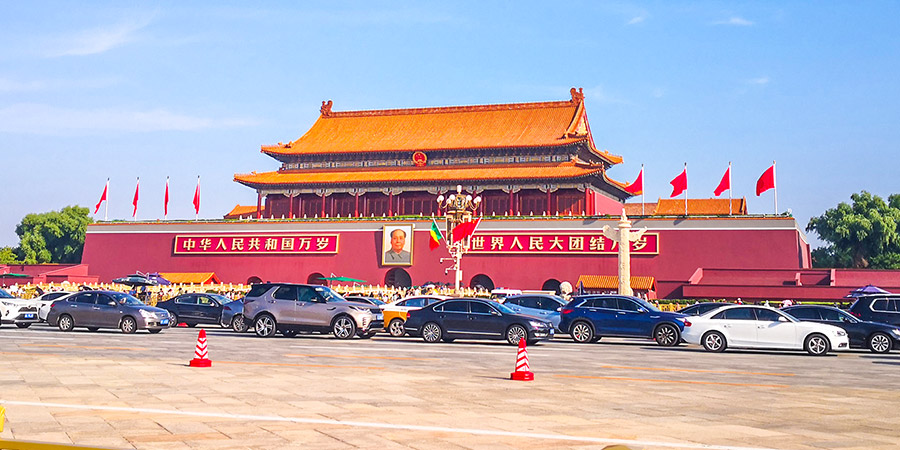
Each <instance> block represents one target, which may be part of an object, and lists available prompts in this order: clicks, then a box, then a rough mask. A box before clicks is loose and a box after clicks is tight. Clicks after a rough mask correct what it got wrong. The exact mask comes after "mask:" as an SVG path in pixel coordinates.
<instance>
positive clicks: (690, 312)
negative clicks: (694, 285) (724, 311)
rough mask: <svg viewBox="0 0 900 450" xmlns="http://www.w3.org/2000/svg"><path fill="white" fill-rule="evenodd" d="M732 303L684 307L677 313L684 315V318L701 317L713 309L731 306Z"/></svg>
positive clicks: (712, 303) (711, 303)
mask: <svg viewBox="0 0 900 450" xmlns="http://www.w3.org/2000/svg"><path fill="white" fill-rule="evenodd" d="M733 304H734V303H715V302H710V303H697V304H696V305H691V306H686V307H684V308H681V309H679V310H678V313H680V314H684V315H686V316H702V315H703V314H706V313H708V312H710V311H712V310H714V309H719V308H721V307H723V306H729V305H733Z"/></svg>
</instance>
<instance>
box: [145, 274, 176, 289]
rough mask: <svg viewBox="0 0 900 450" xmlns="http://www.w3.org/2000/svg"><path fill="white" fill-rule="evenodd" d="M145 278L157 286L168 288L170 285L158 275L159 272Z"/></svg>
mask: <svg viewBox="0 0 900 450" xmlns="http://www.w3.org/2000/svg"><path fill="white" fill-rule="evenodd" d="M147 278H149V279H150V280H153V281H155V282H156V284H159V285H161V286H168V285H170V284H172V283H171V282H170V281H169V280H167V279H165V278H163V277H162V275H160V274H159V272H153V273H148V274H147Z"/></svg>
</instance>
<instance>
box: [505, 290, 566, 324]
mask: <svg viewBox="0 0 900 450" xmlns="http://www.w3.org/2000/svg"><path fill="white" fill-rule="evenodd" d="M503 304H504V305H506V306H508V307H509V309H511V310H513V311H515V312H517V313H521V314H527V315H529V316H534V317H537V318H538V319H542V320H548V321H550V323H552V324H553V328H556V329H557V330H559V321H560V320H562V317H560V313H559V312H560V311H562V308H563V306H566V301H565V300H563V299H562V298H561V297H559V296H556V295H551V294H521V295H511V296H509V297H506V300H504V301H503Z"/></svg>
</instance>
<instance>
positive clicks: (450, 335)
mask: <svg viewBox="0 0 900 450" xmlns="http://www.w3.org/2000/svg"><path fill="white" fill-rule="evenodd" d="M404 328H405V329H406V332H408V333H409V334H410V335H411V336H421V337H422V339H424V340H425V342H438V341H441V340H443V341H444V342H452V341H453V340H454V339H463V338H465V339H506V341H507V342H509V343H510V344H513V345H517V344H518V343H519V340H521V339H526V342H527V343H528V344H532V345H533V344H535V343H537V342H538V341H541V340H544V339H550V338H552V337H553V325H552V324H551V323H550V322H548V321H546V320H540V319H537V318H534V317H531V316H526V315H524V314H517V313H516V312H515V311H513V310H511V309H509V308H508V307H506V306H503V305H502V304H500V303H496V302H492V301H489V300H481V299H475V298H460V299H450V300H444V301H441V302H437V303H432V304H431V305H428V306H425V307H424V308H422V309H417V310H413V311H409V313H408V316H407V318H406V322H405V323H404Z"/></svg>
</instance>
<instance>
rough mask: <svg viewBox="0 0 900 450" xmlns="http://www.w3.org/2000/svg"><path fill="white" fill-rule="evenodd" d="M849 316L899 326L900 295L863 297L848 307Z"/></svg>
mask: <svg viewBox="0 0 900 450" xmlns="http://www.w3.org/2000/svg"><path fill="white" fill-rule="evenodd" d="M850 314H853V316H854V317H856V318H858V319H860V320H865V321H869V322H880V323H887V324H890V325H898V326H900V294H893V295H892V294H872V295H863V296H862V297H859V298H857V299H856V301H855V302H853V304H852V305H850Z"/></svg>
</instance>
